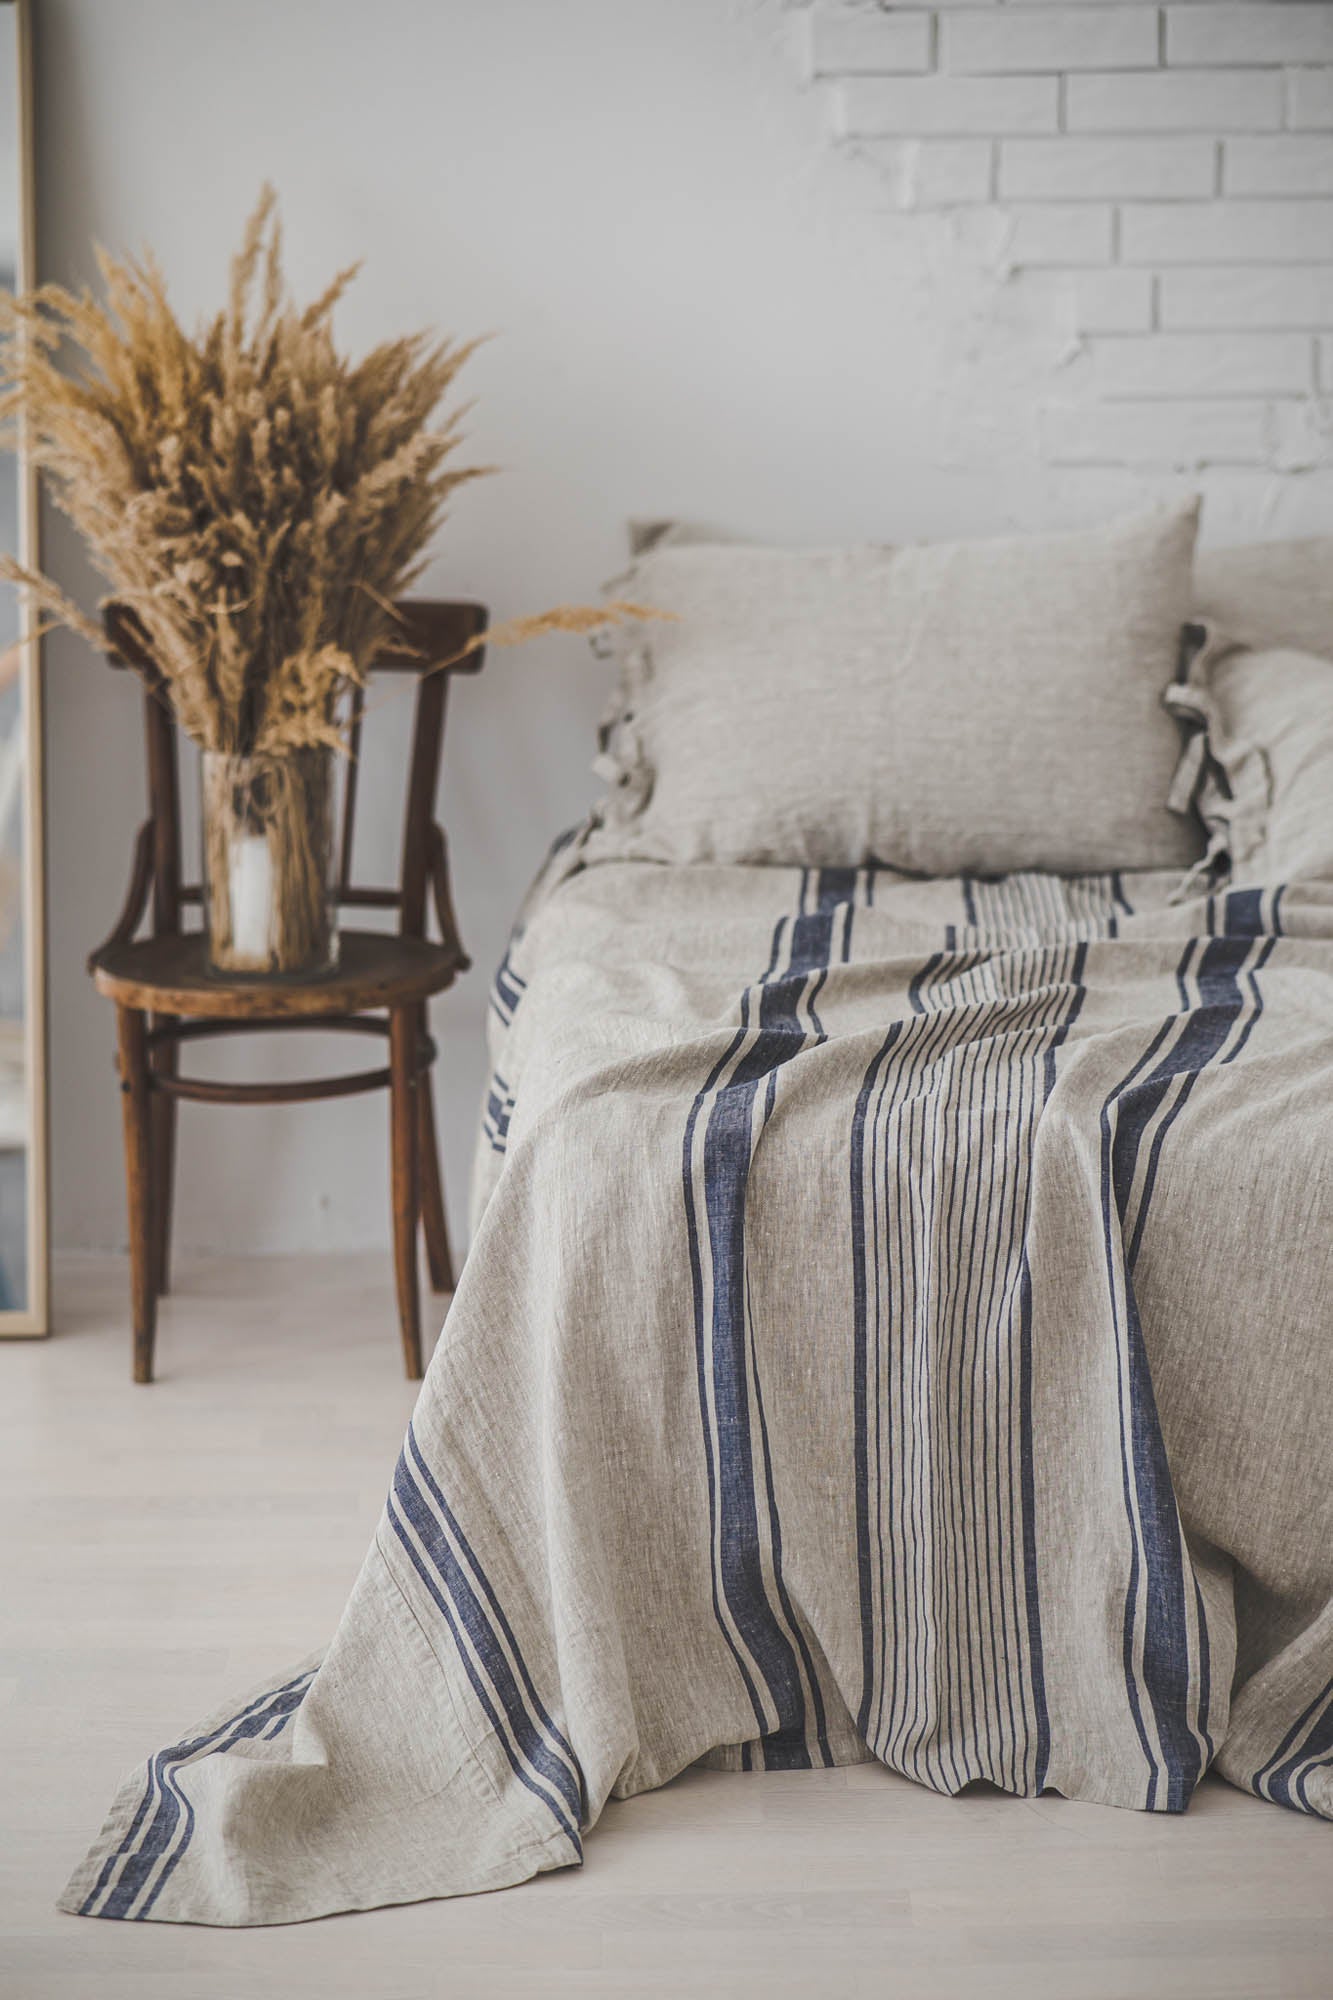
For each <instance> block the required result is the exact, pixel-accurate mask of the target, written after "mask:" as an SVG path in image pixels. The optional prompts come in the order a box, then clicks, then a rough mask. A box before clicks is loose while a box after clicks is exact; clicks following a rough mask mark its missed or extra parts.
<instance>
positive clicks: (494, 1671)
mask: <svg viewBox="0 0 1333 2000" xmlns="http://www.w3.org/2000/svg"><path fill="white" fill-rule="evenodd" d="M386 1512H387V1516H388V1520H389V1524H390V1526H391V1527H392V1529H393V1532H394V1534H395V1535H396V1536H397V1538H398V1540H399V1542H400V1543H401V1544H402V1547H403V1549H404V1550H405V1552H406V1554H407V1556H408V1559H409V1561H410V1562H411V1564H412V1567H413V1569H414V1570H415V1571H416V1573H417V1576H418V1577H419V1579H420V1580H421V1582H422V1584H423V1585H424V1586H425V1589H426V1592H427V1594H428V1596H429V1597H430V1599H431V1601H432V1603H433V1604H434V1605H435V1607H436V1609H437V1610H438V1611H439V1612H440V1614H441V1616H442V1618H443V1619H444V1622H445V1625H446V1628H447V1630H448V1631H449V1634H450V1636H451V1638H452V1639H453V1642H454V1645H455V1647H456V1649H457V1652H458V1657H459V1659H460V1661H461V1663H462V1666H463V1669H464V1672H465V1673H466V1675H467V1677H468V1680H469V1682H470V1683H471V1686H472V1690H473V1693H474V1694H475V1695H476V1698H477V1701H478V1703H479V1704H480V1706H481V1708H482V1711H483V1712H484V1714H485V1716H486V1718H487V1721H488V1722H489V1723H490V1725H491V1728H492V1730H493V1731H494V1733H495V1736H496V1739H497V1741H498V1742H499V1744H500V1745H501V1748H502V1749H503V1751H504V1754H505V1757H506V1759H507V1761H508V1763H509V1765H510V1768H511V1769H512V1771H513V1773H514V1775H515V1777H516V1778H517V1779H518V1780H519V1782H520V1783H521V1784H522V1785H524V1786H525V1787H526V1788H527V1790H528V1791H530V1792H531V1793H533V1795H534V1796H535V1797H536V1798H539V1799H540V1800H541V1801H542V1803H543V1804H544V1805H545V1806H546V1807H547V1809H548V1810H549V1811H550V1813H551V1815H552V1817H553V1818H554V1820H555V1822H556V1824H557V1826H558V1827H559V1828H560V1830H561V1831H562V1832H563V1833H565V1834H566V1835H568V1837H569V1839H570V1841H571V1842H572V1843H573V1845H574V1846H575V1848H576V1849H577V1850H578V1851H579V1852H580V1853H581V1852H582V1846H581V1842H580V1838H579V1827H580V1823H581V1820H582V1816H583V1813H584V1811H585V1809H586V1797H585V1792H584V1784H583V1774H582V1771H581V1769H580V1767H579V1764H578V1760H577V1758H576V1757H575V1756H574V1753H573V1751H572V1749H571V1748H570V1746H569V1744H568V1742H567V1741H566V1739H565V1737H564V1735H563V1734H562V1732H561V1731H560V1730H559V1729H557V1728H556V1726H555V1724H554V1723H553V1722H552V1720H551V1718H550V1715H549V1714H548V1712H547V1710H546V1708H545V1707H544V1705H543V1704H542V1703H541V1701H540V1700H539V1699H538V1697H537V1693H536V1689H535V1687H534V1685H533V1680H532V1676H531V1674H530V1672H529V1671H528V1667H527V1664H526V1662H525V1661H524V1659H523V1656H522V1653H521V1651H520V1649H519V1646H518V1642H517V1640H516V1638H515V1636H514V1633H513V1629H512V1627H511V1625H510V1623H509V1621H508V1619H507V1618H506V1617H505V1615H504V1613H503V1611H502V1610H501V1608H500V1604H499V1599H498V1597H497V1596H496V1593H495V1591H494V1589H493V1588H492V1586H491V1584H490V1582H489V1580H488V1579H487V1577H486V1575H485V1573H484V1571H483V1570H482V1568H481V1565H480V1564H479V1563H478V1561H477V1558H476V1555H475V1552H474V1551H473V1549H472V1546H471V1544H470V1543H469V1542H468V1541H467V1539H466V1537H465V1536H464V1535H463V1534H462V1532H461V1530H460V1528H459V1525H458V1522H457V1519H456V1517H455V1516H454V1514H453V1512H452V1510H451V1509H450V1508H449V1506H448V1504H447V1502H446V1501H445V1499H444V1495H443V1493H442V1492H441V1491H440V1488H439V1486H438V1484H437V1483H436V1482H435V1480H434V1478H433V1477H432V1475H431V1474H430V1471H429V1469H428V1468H427V1466H426V1463H425V1460H424V1459H423V1457H422V1456H421V1452H420V1450H419V1448H418V1446H417V1442H416V1437H415V1434H414V1433H413V1431H412V1430H411V1429H410V1428H409V1431H408V1438H407V1443H406V1444H405V1445H404V1447H403V1452H402V1455H401V1456H400V1458H399V1460H398V1465H397V1468H396V1470H395V1472H394V1480H393V1489H392V1492H391V1494H390V1496H389V1499H388V1502H387V1503H386Z"/></svg>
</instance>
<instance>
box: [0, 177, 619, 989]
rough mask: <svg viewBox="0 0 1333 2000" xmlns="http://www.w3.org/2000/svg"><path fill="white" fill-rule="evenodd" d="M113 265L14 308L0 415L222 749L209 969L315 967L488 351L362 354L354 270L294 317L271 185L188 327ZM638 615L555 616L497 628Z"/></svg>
mask: <svg viewBox="0 0 1333 2000" xmlns="http://www.w3.org/2000/svg"><path fill="white" fill-rule="evenodd" d="M98 262H99V269H100V272H101V278H102V286H103V290H104V294H105V297H104V300H98V299H96V298H94V297H93V296H92V294H91V293H89V292H87V291H84V292H82V293H80V294H78V295H76V294H74V293H72V292H70V291H67V290H66V289H65V288H64V287H62V286H59V285H45V286H43V287H41V288H40V289H39V290H37V291H35V292H33V293H30V294H28V295H26V296H24V297H21V298H14V297H8V296H5V297H3V298H0V334H2V335H4V336H6V337H4V338H3V339H0V425H3V426H4V428H5V430H6V431H7V433H8V436H9V438H10V440H11V441H12V440H13V439H14V438H15V436H16V435H17V433H18V432H19V431H20V430H21V432H22V436H23V439H24V442H25V443H26V445H27V447H28V449H29V451H30V452H31V454H32V457H33V458H34V460H35V462H36V464H37V466H38V468H39V470H40V471H41V473H42V474H43V475H44V478H45V481H46V483H47V486H48V488H49V490H50V492H51V494H52V497H53V498H54V500H55V501H56V504H57V505H58V506H59V507H60V508H61V509H62V511H63V512H64V513H65V514H66V515H67V516H68V517H69V519H70V520H71V521H72V522H73V524H74V526H75V527H76V528H77V529H78V531H79V533H80V535H81V536H82V538H83V540H84V541H85V543H86V544H87V547H88V550H89V553H90V555H91V557H92V560H93V563H94V564H95V566H96V568H97V569H98V571H99V572H100V574H101V575H102V576H103V577H104V578H105V579H106V582H107V584H108V585H109V590H108V592H107V597H106V599H104V600H103V602H104V603H105V602H108V601H111V600H114V601H116V602H118V603H120V604H123V605H125V606H127V607H128V609H129V610H130V611H131V612H132V613H133V615H134V617H135V618H136V619H137V621H138V624H139V626H140V628H141V629H142V633H143V636H144V642H145V646H144V649H145V652H146V654H147V655H148V656H149V657H150V658H151V660H152V662H153V665H154V667H155V668H156V670H157V671H156V677H155V680H154V686H155V688H156V689H157V690H158V691H159V692H160V693H161V695H162V696H163V697H164V698H165V699H167V700H168V701H169V702H170V705H171V707H172V709H173V711H174V713H175V717H176V720H177V722H178V723H179V725H180V727H181V728H182V729H183V730H184V731H185V732H186V734H187V735H188V736H190V737H191V738H193V740H194V741H195V742H196V743H197V744H198V745H199V746H200V748H201V750H203V751H204V753H205V771H204V785H203V794H204V802H205V850H206V851H205V875H206V886H207V888H208V891H209V919H210V934H211V947H212V955H213V958H214V962H215V964H216V965H217V966H218V967H219V968H220V969H225V970H228V971H238V970H239V971H261V972H262V971H280V972H286V973H292V972H309V971H311V970H315V969H318V968H319V966H320V965H321V964H323V965H328V964H329V963H331V962H332V958H333V955H334V954H335V953H336V928H335V926H334V924H333V917H332V911H331V908H330V902H329V896H328V878H329V853H330V848H331V827H332V814H331V807H330V800H331V792H332V778H331V758H332V755H333V753H334V752H335V751H336V750H338V749H339V748H341V747H342V730H341V726H340V715H339V710H340V703H341V702H342V699H343V697H344V695H345V694H346V693H347V691H348V690H349V688H351V687H352V686H359V685H361V684H363V683H364V680H365V677H366V674H367V671H368V669H369V667H370V666H371V664H372V662H373V660H374V658H375V656H376V654H377V652H379V651H380V649H381V648H382V647H383V646H384V644H385V642H386V641H387V640H388V639H389V638H390V636H391V634H392V631H393V626H394V621H395V613H394V610H393V604H392V600H393V599H394V598H395V597H398V596H401V595H402V594H403V593H404V591H405V590H406V589H407V588H408V587H409V586H410V585H411V583H412V582H413V581H414V580H415V579H416V578H417V577H418V576H419V575H420V573H421V570H422V568H423V566H424V561H425V555H426V551H427V549H428V547H429V545H430V543H431V540H432V538H433V537H434V535H435V533H436V531H437V530H438V528H439V527H440V525H441V523H442V521H443V519H444V516H445V508H446V503H447V502H448V499H449V496H450V495H451V494H452V492H453V491H454V489H455V488H456V487H457V486H460V485H461V484H463V482H464V481H466V480H468V479H472V478H475V477H477V476H478V468H475V467H463V466H459V465H458V464H457V462H456V453H457V450H458V446H459V442H460V439H459V430H458V413H456V412H455V413H453V414H445V415H443V416H442V415H441V414H440V409H441V405H442V403H443V402H444V401H445V399H446V397H447V395H448V392H449V391H450V389H451V388H452V386H453V383H454V378H455V376H456V375H457V374H458V371H459V369H460V368H461V367H462V366H463V363H464V362H465V361H466V360H467V358H468V356H469V354H470V353H471V352H472V351H473V347H474V346H475V343H474V342H473V343H463V344H456V343H452V342H448V341H437V340H435V339H433V338H431V337H430V336H428V335H426V334H416V335H410V336H407V337H405V338H403V339H400V340H393V341H386V342H384V343H383V344H382V345H380V346H378V347H375V348H373V349H372V350H371V352H370V353H369V354H367V355H366V356H365V357H364V358H363V359H362V360H360V361H356V362H353V361H350V360H348V359H347V358H346V357H345V356H344V355H343V354H341V353H340V352H339V350H338V347H337V346H336V344H335V341H334V337H333V331H332V326H331V315H332V312H333V308H334V306H335V305H336V304H337V302H338V300H339V299H340V298H341V296H342V294H343V292H344V291H345V289H346V288H347V286H348V284H349V283H350V282H351V280H352V278H353V277H354V276H355V271H356V267H355V266H353V267H352V268H350V269H348V270H346V271H343V272H340V273H339V275H338V276H337V277H336V278H335V279H334V280H333V282H332V284H331V285H329V287H328V288H327V290H326V291H325V292H324V293H323V294H322V295H321V296H320V297H319V298H318V299H316V300H315V301H314V302H313V303H312V304H311V305H308V306H305V307H298V306H297V305H296V304H295V303H294V302H293V301H292V300H291V298H290V296H289V294H288V292H287V289H286V286H285V283H284V280H283V275H282V262H281V237H280V230H279V225H278V220H277V205H276V200H275V197H274V194H273V191H272V189H271V188H265V190H264V192H263V194H262V196H261V199H260V202H259V206H258V207H257V209H256V210H255V212H254V214H253V216H252V217H251V219H250V222H249V225H248V227H247V229H246V233H245V239H244V242H243V243H242V246H241V249H240V251H239V253H238V255H237V256H236V257H235V259H234V260H233V263H232V267H231V283H230V287H229V293H228V298H227V303H226V305H225V307H224V308H223V309H222V310H221V311H220V312H218V313H217V314H216V316H215V317H214V318H212V319H211V320H207V321H205V322H204V323H203V324H202V325H200V326H199V327H198V328H197V329H196V330H195V331H194V332H193V333H189V332H187V331H186V330H185V328H184V327H183V326H182V325H181V323H180V321H179V320H178V319H177V318H176V315H175V313H174V311H173V310H172V307H171V305H170V303H169V302H168V299H167V294H166V287H165V284H164V281H163V278H162V274H161V272H160V271H159V269H158V267H157V265H156V264H155V262H154V261H153V260H152V258H151V257H145V258H143V259H140V260H134V259H125V260H117V259H114V258H111V257H108V256H106V255H105V254H100V253H99V259H98ZM0 576H3V577H4V578H6V579H7V580H8V581H10V582H12V583H16V584H19V585H21V586H23V587H25V588H26V589H27V590H28V591H29V592H30V594H31V596H32V598H33V599H34V600H35V601H36V602H37V604H38V605H39V606H40V607H41V608H42V609H43V610H44V611H45V612H47V613H48V614H49V615H50V616H51V617H52V618H53V619H55V620H56V621H58V622H60V623H63V624H65V625H68V626H70V627H72V628H73V629H74V630H75V631H76V632H78V633H80V634H81V635H82V636H83V637H84V638H85V639H86V640H88V642H89V643H90V644H91V645H92V646H94V647H97V648H99V649H105V647H106V644H107V641H106V638H105V635H104V633H103V630H102V627H101V625H100V623H99V622H98V620H97V619H96V618H94V617H91V616H89V615H88V614H87V613H86V612H84V611H83V610H82V609H81V608H80V607H79V606H78V605H76V604H74V603H73V602H71V600H70V599H69V598H68V597H67V596H66V595H65V594H64V593H63V592H62V591H61V590H60V589H59V588H58V587H57V586H56V585H55V584H54V583H53V582H52V581H51V580H50V579H49V578H47V577H44V576H41V575H38V574H36V573H34V572H32V571H29V570H27V569H24V568H23V567H22V566H20V565H19V564H17V563H15V562H14V561H12V560H11V559H9V558H0ZM99 608H100V607H99ZM632 609H633V608H632V607H629V606H620V605H616V604H610V605H604V606H600V607H597V608H591V607H589V608H584V607H581V606H573V607H562V608H561V609H559V610H557V611H554V612H551V613H548V614H545V615H542V616H538V617H536V618H532V619H523V620H516V621H515V622H514V625H513V626H512V627H509V628H506V627H503V626H502V627H500V628H498V629H494V630H492V632H491V633H490V634H489V635H488V636H489V639H490V641H491V642H492V643H498V644H504V643H506V642H508V643H516V642H517V641H519V640H521V639H523V638H527V637H530V636H532V635H533V634H534V633H535V632H541V631H548V630H552V629H570V628H571V627H573V628H575V629H584V630H586V629H591V628H592V627H594V626H596V625H599V624H602V623H605V622H607V620H608V619H614V618H615V617H617V616H619V615H622V614H623V615H630V613H631V611H632ZM639 615H641V613H640V614H639ZM256 885H257V886H256ZM260 890H262V896H261V895H260ZM257 897H258V898H259V900H258V901H257V900H256V898H257ZM241 904H243V905H244V907H239V906H238V905H241Z"/></svg>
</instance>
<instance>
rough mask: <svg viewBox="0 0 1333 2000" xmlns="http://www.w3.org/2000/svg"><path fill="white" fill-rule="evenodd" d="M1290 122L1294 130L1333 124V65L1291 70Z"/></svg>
mask: <svg viewBox="0 0 1333 2000" xmlns="http://www.w3.org/2000/svg"><path fill="white" fill-rule="evenodd" d="M1287 123H1288V125H1289V126H1290V127H1291V129H1292V131H1293V132H1303V131H1305V130H1306V129H1307V128H1310V127H1312V128H1313V129H1314V130H1315V131H1319V132H1323V131H1327V130H1328V128H1329V127H1330V126H1333V69H1292V70H1288V71H1287Z"/></svg>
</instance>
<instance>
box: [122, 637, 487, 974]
mask: <svg viewBox="0 0 1333 2000" xmlns="http://www.w3.org/2000/svg"><path fill="white" fill-rule="evenodd" d="M394 609H395V610H396V612H397V613H398V616H399V620H400V623H399V626H398V628H397V637H396V638H395V640H394V642H393V643H392V644H391V645H388V646H386V647H385V648H384V649H383V651H382V652H381V653H380V654H379V656H378V657H377V659H376V661H375V664H374V667H373V669H372V671H373V672H374V673H376V674H380V673H392V674H412V675H415V676H416V680H417V693H416V706H415V713H414V716H413V722H412V738H411V749H410V752H409V760H408V772H407V790H406V801H405V805H404V809H403V845H402V858H401V864H400V867H399V875H398V882H397V885H396V886H395V887H366V886H362V885H359V884H357V883H355V882H353V881H352V879H351V876H352V851H353V840H354V836H355V829H356V804H357V779H358V757H359V752H360V748H361V727H362V720H363V716H364V712H365V701H364V691H363V690H361V689H356V690H354V692H353V705H352V714H351V723H350V732H349V735H350V743H349V747H350V750H351V757H350V760H349V762H348V765H347V772H346V779H345V784H344V789H343V811H342V825H341V829H340V835H339V843H338V860H337V893H338V900H339V902H340V903H342V904H343V905H345V906H348V907H353V908H355V907H360V908H372V909H396V910H397V912H398V928H399V930H400V931H401V932H402V933H403V934H404V935H406V936H409V937H423V936H424V935H425V929H426V901H427V894H428V891H429V890H430V889H431V888H432V886H433V887H434V890H435V900H436V912H437V916H438V919H439V922H440V927H441V930H442V931H449V930H450V929H451V928H452V926H453V918H452V911H451V910H450V909H449V906H448V891H447V879H448V878H447V871H446V868H445V862H444V836H443V833H442V831H441V829H440V827H439V826H438V825H437V823H436V820H435V795H436V791H437V789H438V786H439V777H440V757H441V753H442V750H443V747H444V723H445V712H446V706H447V703H448V696H449V682H450V680H451V678H452V677H453V675H454V674H456V673H466V674H475V673H477V672H479V671H480V669H481V665H482V659H483V649H482V648H481V647H480V646H478V647H477V648H476V649H475V650H474V651H473V652H471V653H468V654H467V655H466V656H465V657H464V658H462V659H456V658H455V656H456V655H457V654H459V653H461V652H462V649H463V647H464V646H466V645H468V644H469V643H470V642H471V641H472V640H474V639H477V638H479V637H480V636H481V634H482V633H483V632H484V631H485V630H486V610H485V607H484V606H483V605H480V604H471V603H463V602H452V601H448V600H443V599H430V598H402V599H400V600H399V602H398V603H397V604H396V605H395V607H394ZM105 624H106V633H107V638H108V640H109V641H110V646H111V659H112V663H113V665H117V666H131V667H134V668H135V669H136V670H137V671H138V672H139V673H140V674H141V675H142V676H143V678H144V681H145V683H146V685H145V690H144V747H145V752H146V762H147V777H148V813H149V825H150V828H151V856H152V860H151V883H152V925H153V931H154V934H155V935H157V936H162V935H164V934H170V933H175V932H177V931H179V930H180V928H181V914H182V910H183V909H184V908H186V907H188V906H189V905H191V904H198V903H200V902H201V901H202V890H201V888H200V885H199V884H198V883H197V882H185V881H183V880H182V877H181V820H180V763H179V745H178V740H177V737H178V732H177V728H176V720H175V716H174V715H173V713H172V710H171V706H170V704H169V702H168V701H167V700H166V699H165V698H164V696H163V693H162V677H161V674H160V673H159V671H158V669H157V667H156V664H155V662H154V660H153V656H152V653H151V650H150V648H149V645H148V641H147V637H146V635H145V633H144V631H143V628H142V626H141V625H140V623H139V621H138V619H137V618H136V617H135V615H134V613H133V611H132V610H130V608H129V607H128V606H126V605H121V604H110V605H108V606H107V608H106V617H105ZM442 661H448V662H451V663H452V664H450V665H447V666H442V665H441V664H440V663H441V662H442ZM444 942H445V943H453V944H455V945H457V933H456V930H455V931H454V933H453V935H452V937H450V936H446V937H445V939H444ZM458 950H459V954H460V959H461V956H462V951H461V946H458Z"/></svg>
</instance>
